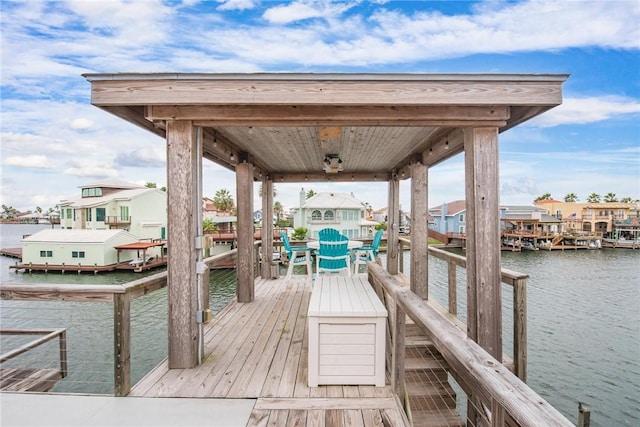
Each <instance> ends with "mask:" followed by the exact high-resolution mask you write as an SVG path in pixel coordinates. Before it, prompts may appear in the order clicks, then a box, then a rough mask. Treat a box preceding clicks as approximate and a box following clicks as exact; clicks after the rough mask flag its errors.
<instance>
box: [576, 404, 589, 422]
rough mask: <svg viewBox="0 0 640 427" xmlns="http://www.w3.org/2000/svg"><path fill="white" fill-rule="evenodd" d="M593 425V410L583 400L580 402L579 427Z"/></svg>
mask: <svg viewBox="0 0 640 427" xmlns="http://www.w3.org/2000/svg"><path fill="white" fill-rule="evenodd" d="M590 425H591V411H590V410H589V407H588V406H587V405H585V404H584V403H582V402H578V427H589V426H590Z"/></svg>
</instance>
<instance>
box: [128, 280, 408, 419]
mask: <svg viewBox="0 0 640 427" xmlns="http://www.w3.org/2000/svg"><path fill="white" fill-rule="evenodd" d="M312 286H313V285H312V282H311V280H310V279H308V278H307V277H306V276H293V277H292V278H290V279H285V278H282V279H276V280H258V281H257V283H256V288H255V289H256V298H255V301H254V302H252V303H244V304H241V303H236V302H233V303H231V304H229V305H228V306H227V307H225V308H224V309H223V310H222V311H221V312H220V313H218V314H217V315H216V316H215V318H214V320H213V321H212V322H211V323H209V324H207V325H205V351H204V354H205V359H204V360H203V363H202V364H201V365H199V366H197V367H195V368H193V369H172V370H169V369H168V366H167V362H166V361H165V362H163V363H162V364H160V365H159V366H158V367H156V369H154V370H153V371H151V372H150V373H149V374H148V375H147V376H146V377H145V378H143V379H142V380H141V381H140V382H138V384H136V385H135V386H134V387H133V388H132V390H131V393H130V396H141V397H217V398H251V399H257V401H256V405H255V407H254V409H253V412H252V414H251V418H250V420H249V423H248V425H249V426H266V425H296V426H306V425H308V426H312V425H318V426H324V425H327V426H343V425H344V426H382V425H392V426H404V425H408V420H407V419H406V416H405V415H404V413H403V411H402V409H401V408H400V406H399V401H398V399H397V398H396V397H395V395H394V393H393V391H392V389H391V387H390V386H389V385H386V386H385V387H375V386H362V385H361V386H341V385H331V386H319V387H308V376H307V374H308V372H307V371H308V368H307V366H308V365H307V358H308V331H307V307H308V305H309V298H310V295H311V288H312ZM388 383H389V382H388V381H387V384H388Z"/></svg>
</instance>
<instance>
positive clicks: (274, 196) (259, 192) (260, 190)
mask: <svg viewBox="0 0 640 427" xmlns="http://www.w3.org/2000/svg"><path fill="white" fill-rule="evenodd" d="M258 195H259V196H260V198H262V183H261V184H260V189H259V190H258ZM277 195H278V191H277V190H276V186H275V185H274V186H273V198H274V199H275V198H276V196H277Z"/></svg>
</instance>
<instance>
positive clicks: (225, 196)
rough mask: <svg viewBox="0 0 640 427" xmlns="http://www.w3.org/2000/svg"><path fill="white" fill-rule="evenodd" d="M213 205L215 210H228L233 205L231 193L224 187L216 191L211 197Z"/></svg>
mask: <svg viewBox="0 0 640 427" xmlns="http://www.w3.org/2000/svg"><path fill="white" fill-rule="evenodd" d="M213 206H215V207H216V209H217V210H219V211H222V212H229V211H231V210H232V209H233V207H234V206H235V203H234V202H233V197H232V196H231V193H230V192H229V190H227V189H226V188H221V189H220V190H218V191H216V195H215V196H214V197H213Z"/></svg>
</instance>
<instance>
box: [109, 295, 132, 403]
mask: <svg viewBox="0 0 640 427" xmlns="http://www.w3.org/2000/svg"><path fill="white" fill-rule="evenodd" d="M113 355H114V358H113V359H114V390H113V394H114V395H115V396H116V397H123V396H126V395H127V394H129V391H130V390H131V296H130V294H129V293H124V294H113Z"/></svg>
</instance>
